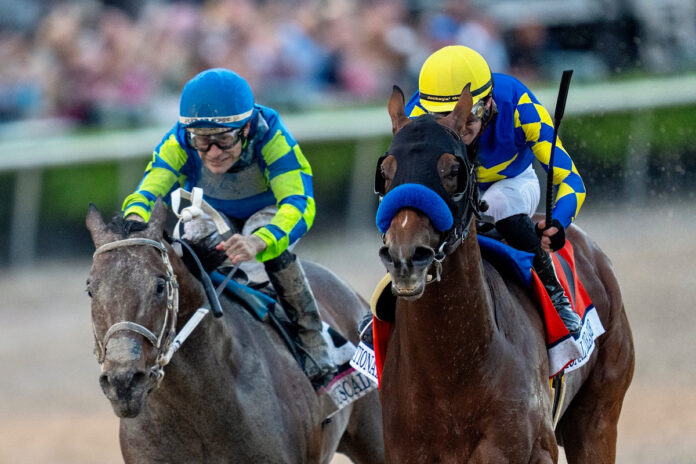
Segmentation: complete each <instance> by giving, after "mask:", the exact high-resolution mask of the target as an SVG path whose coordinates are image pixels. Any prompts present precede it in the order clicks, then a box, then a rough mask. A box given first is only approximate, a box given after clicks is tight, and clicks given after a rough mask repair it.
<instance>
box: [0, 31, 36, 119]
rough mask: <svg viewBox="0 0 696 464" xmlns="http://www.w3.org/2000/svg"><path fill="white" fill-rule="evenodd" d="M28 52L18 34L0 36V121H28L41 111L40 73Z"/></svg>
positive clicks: (29, 51)
mask: <svg viewBox="0 0 696 464" xmlns="http://www.w3.org/2000/svg"><path fill="white" fill-rule="evenodd" d="M31 51H32V48H31V44H30V42H29V41H28V40H27V39H26V38H25V37H24V36H23V35H22V34H21V33H19V32H9V31H8V32H6V33H2V34H0V63H4V64H3V66H1V67H0V121H11V120H15V119H23V118H28V117H32V116H35V115H38V114H39V113H40V111H41V105H42V92H43V90H42V86H41V74H40V72H39V70H38V69H37V67H36V65H35V63H34V61H33V60H32V56H31ZM5 63H8V64H5ZM10 63H11V64H10Z"/></svg>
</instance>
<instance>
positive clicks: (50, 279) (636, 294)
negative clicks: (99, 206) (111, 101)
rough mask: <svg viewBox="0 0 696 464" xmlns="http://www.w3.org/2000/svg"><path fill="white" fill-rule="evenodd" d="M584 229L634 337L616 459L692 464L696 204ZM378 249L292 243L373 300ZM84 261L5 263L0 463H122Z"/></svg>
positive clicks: (604, 214)
mask: <svg viewBox="0 0 696 464" xmlns="http://www.w3.org/2000/svg"><path fill="white" fill-rule="evenodd" d="M578 225H580V226H581V227H582V228H583V229H585V230H586V231H587V232H588V233H589V234H590V235H591V236H592V237H593V238H594V240H595V241H597V242H598V243H599V245H600V246H601V247H602V248H603V249H604V251H605V252H606V253H607V254H608V255H609V256H610V258H611V259H612V261H613V263H614V266H615V268H616V272H617V275H618V277H619V282H620V283H621V288H622V291H623V294H624V301H625V303H626V308H627V311H628V317H629V320H630V322H631V325H632V327H633V334H634V339H635V343H636V356H637V364H636V373H635V377H634V381H633V385H632V386H631V388H630V389H629V391H628V395H627V399H626V402H625V403H624V409H623V413H622V417H621V421H620V422H619V444H618V459H617V462H619V463H631V464H634V463H645V464H648V463H650V464H653V463H661V464H669V463H675V464H677V463H679V464H682V463H687V462H696V441H694V439H693V437H694V436H696V364H695V363H694V361H693V356H694V354H696V337H694V334H693V332H694V327H696V311H695V310H694V309H693V307H694V301H695V300H696V241H694V239H693V235H694V231H696V207H686V206H684V205H680V206H679V207H678V208H675V209H665V206H664V205H660V207H659V208H657V207H655V208H653V207H640V208H634V207H622V208H621V209H616V210H612V211H601V212H600V211H596V210H595V211H593V210H591V209H590V207H589V206H586V207H585V209H584V210H583V211H582V213H581V217H580V219H579V220H578ZM378 247H379V238H378V235H377V233H376V232H373V231H366V232H364V233H355V232H353V233H351V234H350V235H349V236H346V237H338V236H333V237H331V238H330V240H329V239H324V238H322V237H314V236H312V235H311V233H310V236H309V237H307V240H305V243H302V244H300V246H299V247H298V250H297V251H298V253H299V254H300V255H301V256H302V257H303V258H305V259H312V260H314V261H317V262H319V263H322V264H324V265H326V266H327V267H329V268H330V269H332V270H333V271H334V272H336V273H337V274H338V275H340V276H341V277H342V278H344V279H345V280H347V281H348V282H350V283H351V284H352V285H353V286H354V287H355V288H356V289H357V290H358V291H359V292H360V293H361V294H362V295H363V296H365V297H366V298H367V297H369V294H370V292H371V289H372V286H373V285H374V282H375V281H376V279H378V278H379V277H381V275H382V273H383V270H382V266H381V264H380V262H379V259H378V258H377V249H378ZM89 266H90V263H89V262H88V261H85V260H78V261H69V262H52V263H45V264H43V265H42V266H41V267H32V268H29V269H25V270H22V271H13V272H10V271H8V270H4V271H0V463H12V464H23V463H32V464H34V463H49V464H50V463H55V464H63V463H65V464H67V463H70V464H83V463H103V464H109V463H118V462H121V457H120V452H119V448H118V420H117V418H116V417H115V416H114V415H113V413H112V411H111V408H110V406H109V405H108V402H107V401H106V399H105V398H104V397H103V396H102V394H101V391H100V389H99V386H98V382H97V377H98V375H99V369H98V366H97V364H96V361H95V360H94V357H93V355H92V335H91V329H90V316H89V300H88V298H87V295H86V294H85V292H84V283H85V279H86V278H87V274H88V271H89ZM339 462H341V463H345V462H347V461H345V460H344V459H343V458H341V457H338V458H336V459H335V460H334V463H335V464H337V463H339Z"/></svg>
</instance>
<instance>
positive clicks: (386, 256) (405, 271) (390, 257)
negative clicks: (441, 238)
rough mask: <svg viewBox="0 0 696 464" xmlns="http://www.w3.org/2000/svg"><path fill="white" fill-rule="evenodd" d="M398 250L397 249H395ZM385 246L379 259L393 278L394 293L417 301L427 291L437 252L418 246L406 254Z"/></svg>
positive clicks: (400, 250)
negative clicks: (426, 286) (428, 279)
mask: <svg viewBox="0 0 696 464" xmlns="http://www.w3.org/2000/svg"><path fill="white" fill-rule="evenodd" d="M394 248H396V247H394ZM394 248H392V247H389V246H383V247H382V248H381V249H380V250H379V257H380V259H381V260H382V263H383V264H384V266H385V267H386V268H387V271H388V272H389V274H391V278H392V293H393V294H394V295H396V296H398V297H401V298H405V299H407V300H415V299H418V298H420V296H421V295H422V294H423V292H424V291H425V283H426V281H427V274H428V268H429V267H430V265H431V264H432V263H433V261H434V259H435V250H433V249H432V248H430V247H425V246H417V247H414V248H413V250H412V251H410V252H408V253H404V252H403V250H402V249H401V248H399V249H398V250H397V249H394Z"/></svg>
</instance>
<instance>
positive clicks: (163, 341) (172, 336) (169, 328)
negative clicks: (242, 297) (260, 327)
mask: <svg viewBox="0 0 696 464" xmlns="http://www.w3.org/2000/svg"><path fill="white" fill-rule="evenodd" d="M136 245H145V246H151V247H154V248H157V250H159V252H160V255H161V256H162V261H163V262H164V266H165V268H166V277H165V280H166V283H167V307H166V313H165V316H164V322H163V324H162V328H161V330H160V332H159V335H155V332H154V331H152V330H150V329H148V328H147V327H145V326H143V325H142V324H138V323H137V322H132V321H121V322H117V323H115V324H113V325H112V326H111V327H109V329H108V330H107V331H106V334H104V337H102V338H101V339H100V338H99V337H98V336H97V331H96V327H95V326H94V321H93V322H92V332H93V333H94V341H95V349H94V352H95V353H94V354H95V356H96V357H97V362H98V363H99V364H100V365H103V363H104V359H105V357H106V346H107V344H108V342H109V339H111V337H113V336H114V335H115V334H116V333H118V332H134V333H136V334H138V335H142V336H143V337H145V339H147V340H148V341H149V342H150V343H151V344H152V346H153V347H154V348H155V350H157V357H156V361H155V364H154V365H153V366H152V367H151V368H150V372H151V373H152V375H154V376H156V378H157V386H159V384H160V383H161V382H162V378H164V367H165V366H166V365H167V364H169V361H170V360H171V358H172V356H173V355H174V353H175V352H176V350H178V349H179V347H180V346H181V344H182V343H183V342H184V341H185V340H186V338H188V336H189V335H190V334H191V332H192V331H193V329H195V328H196V327H197V326H198V324H199V323H200V321H201V320H202V319H203V317H205V316H206V315H207V314H208V312H209V311H210V310H209V309H208V308H199V309H198V310H197V311H196V312H195V313H194V314H193V315H192V316H191V318H190V319H189V320H188V321H187V322H186V324H185V325H184V327H182V329H181V331H180V332H179V333H178V334H177V333H176V322H177V317H178V314H179V285H178V283H177V280H176V274H174V269H173V268H172V264H171V262H170V261H169V254H168V252H167V248H166V247H165V246H164V244H163V243H162V242H158V241H156V240H151V239H149V238H127V239H123V240H117V241H115V242H110V243H107V244H104V245H102V246H100V247H99V248H97V250H96V251H95V252H94V255H93V257H96V256H98V255H100V254H101V253H104V252H107V251H111V250H114V249H117V248H122V247H127V246H136Z"/></svg>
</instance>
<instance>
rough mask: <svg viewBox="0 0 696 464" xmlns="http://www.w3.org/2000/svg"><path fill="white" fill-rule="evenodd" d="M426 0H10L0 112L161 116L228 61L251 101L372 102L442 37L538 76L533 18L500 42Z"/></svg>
mask: <svg viewBox="0 0 696 464" xmlns="http://www.w3.org/2000/svg"><path fill="white" fill-rule="evenodd" d="M3 1H4V2H7V0H0V6H2V3H3ZM429 3H430V2H418V1H408V0H291V1H283V2H278V1H270V0H199V1H194V0H188V1H183V0H180V1H165V0H160V1H139V0H130V1H128V0H123V1H114V0H112V1H107V0H73V1H69V2H63V3H58V2H54V1H48V0H47V1H42V2H39V1H37V2H32V1H30V0H22V2H19V3H18V2H16V1H14V2H13V7H14V9H11V10H12V11H13V12H14V13H17V11H16V9H17V8H20V9H21V8H27V9H29V8H34V10H32V11H34V15H33V18H34V19H33V20H25V21H24V23H22V21H20V20H16V21H14V24H7V23H8V20H7V18H5V20H4V22H3V20H1V19H0V24H1V25H2V29H0V62H1V63H2V67H0V121H10V120H18V119H28V118H47V117H53V118H62V119H65V120H69V121H74V122H75V123H77V124H82V125H84V124H93V125H111V126H114V125H116V126H134V125H140V124H143V123H147V122H152V120H153V118H154V119H158V118H159V119H165V118H168V120H171V117H172V112H171V111H172V110H171V107H172V105H174V104H175V103H176V99H177V98H178V94H179V92H180V90H181V88H182V87H183V85H184V84H185V82H186V81H187V80H188V79H190V78H191V77H192V76H194V75H195V74H196V73H197V72H199V71H201V70H203V69H205V68H209V67H217V66H222V67H228V68H231V69H233V70H235V71H237V72H238V73H239V74H241V75H242V76H243V77H245V78H246V79H247V80H248V81H249V83H250V85H251V87H252V89H253V90H254V92H255V94H256V97H257V101H259V102H260V103H262V104H267V105H271V106H275V107H278V108H306V107H313V106H317V105H321V106H326V105H333V104H346V103H347V104H353V103H362V102H373V101H380V102H381V101H382V100H383V99H384V98H385V95H388V94H389V93H390V91H391V86H392V85H394V84H398V85H400V86H402V88H404V89H405V90H406V92H407V93H409V92H412V91H413V90H415V89H416V86H417V75H418V71H419V68H420V66H421V64H422V63H423V61H424V60H425V58H426V57H427V56H428V55H429V54H430V53H431V52H432V51H434V50H436V49H438V48H440V47H441V46H443V45H446V44H454V43H457V44H466V45H468V46H471V47H472V48H474V49H476V50H478V51H479V52H480V53H481V54H482V55H483V56H484V57H485V58H486V59H487V60H488V62H489V64H490V65H491V68H492V70H493V71H498V72H511V73H513V74H515V75H517V76H518V77H521V78H522V79H523V80H527V81H529V80H535V79H541V78H544V77H546V76H545V75H544V72H545V70H544V67H543V65H544V63H545V62H544V58H543V53H544V52H545V51H547V50H548V49H549V44H548V40H547V34H546V30H545V28H544V27H542V26H540V25H538V24H533V23H532V24H528V25H525V26H520V27H519V28H517V29H516V30H514V31H512V32H513V34H514V35H513V36H512V37H510V39H511V40H507V44H508V45H506V40H504V38H503V34H502V33H501V30H500V27H499V26H498V25H497V24H496V23H495V22H494V21H493V20H492V19H491V18H489V17H486V16H485V15H484V14H482V12H481V11H480V9H477V8H474V7H472V5H471V4H470V2H469V1H467V0H442V1H439V2H435V3H436V4H437V8H432V7H428V6H427V5H428V4H429ZM22 5H24V6H22ZM3 10H4V11H8V9H7V8H3ZM27 16H31V15H30V14H29V12H28V13H27ZM511 57H513V59H511ZM165 107H166V111H165ZM163 113H166V114H163ZM174 114H175V113H174Z"/></svg>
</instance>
